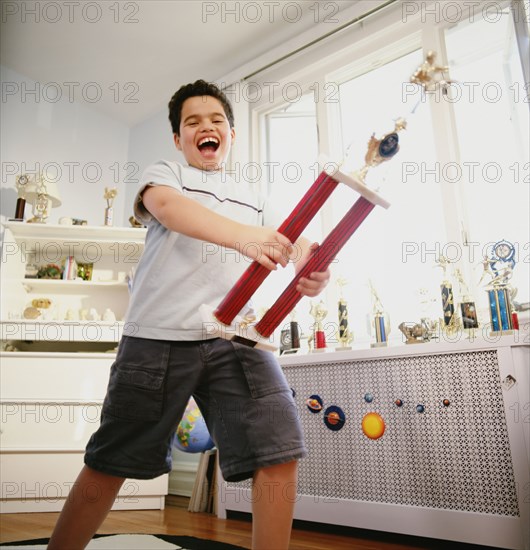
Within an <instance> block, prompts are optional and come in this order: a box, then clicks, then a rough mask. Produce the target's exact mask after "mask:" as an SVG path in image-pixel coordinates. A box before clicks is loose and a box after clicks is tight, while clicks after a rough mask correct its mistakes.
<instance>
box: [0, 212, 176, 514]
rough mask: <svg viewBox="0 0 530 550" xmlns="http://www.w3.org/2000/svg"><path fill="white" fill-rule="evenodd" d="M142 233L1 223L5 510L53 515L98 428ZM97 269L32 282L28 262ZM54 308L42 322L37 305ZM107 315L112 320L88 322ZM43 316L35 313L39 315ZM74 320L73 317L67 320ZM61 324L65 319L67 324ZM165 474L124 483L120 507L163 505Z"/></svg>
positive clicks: (0, 466)
mask: <svg viewBox="0 0 530 550" xmlns="http://www.w3.org/2000/svg"><path fill="white" fill-rule="evenodd" d="M144 238H145V230H143V229H133V228H113V227H87V226H81V227H79V226H62V225H48V224H46V225H41V224H38V225H37V224H27V223H19V222H12V223H8V224H6V225H5V231H4V237H3V252H2V253H3V258H2V260H3V261H2V307H1V318H0V329H1V335H0V337H1V341H2V346H3V348H2V349H7V350H15V351H2V352H1V353H0V413H1V419H0V420H1V423H0V432H1V433H0V474H1V493H0V494H1V501H0V512H4V513H8V512H37V511H57V510H60V509H61V508H62V506H63V502H64V499H65V498H66V496H67V494H68V492H69V489H70V487H71V486H72V484H73V482H74V481H75V479H76V477H77V474H78V473H79V470H80V469H81V467H82V465H83V454H84V448H85V445H86V442H87V441H88V439H89V437H90V435H91V434H92V433H93V432H94V431H95V430H96V429H97V427H98V424H99V417H100V411H101V406H102V403H103V398H104V396H105V391H106V388H107V383H108V376H109V370H110V366H111V364H112V362H113V360H114V358H115V348H116V345H117V343H118V341H119V338H120V337H121V334H122V332H123V322H122V318H123V315H124V313H125V310H126V308H127V302H128V289H127V282H126V276H127V274H128V273H129V272H130V270H131V268H132V267H134V265H136V263H137V261H138V258H139V255H140V253H141V251H142V250H143V242H144ZM66 256H73V257H74V258H75V259H76V261H77V262H78V263H92V264H93V273H92V279H91V280H90V281H85V280H81V279H74V280H60V279H59V280H54V279H28V278H26V277H25V274H26V267H27V264H28V263H32V264H35V265H37V266H38V267H40V266H42V265H47V264H60V263H61V261H62V259H64V257H66ZM36 299H37V300H44V301H45V300H49V302H50V304H51V306H50V307H49V308H42V309H41V311H40V315H39V316H38V317H37V318H36V319H28V318H25V317H24V314H23V313H24V310H25V309H26V308H28V307H32V302H33V301H34V300H36ZM107 308H108V309H110V310H111V311H112V313H113V314H114V315H115V316H116V320H114V319H110V320H109V319H107V320H101V319H98V318H97V317H96V318H90V319H84V318H82V317H83V314H84V313H87V312H90V310H92V309H93V310H95V312H96V313H97V316H98V317H101V316H102V314H103V313H104V311H105V310H106V309H107ZM37 309H39V308H37ZM72 316H73V317H74V318H71V317H72ZM65 317H68V320H66V318H65ZM167 491H168V476H167V475H164V476H160V477H159V478H157V479H154V480H149V481H139V480H127V481H126V482H125V484H124V485H123V487H122V490H121V491H120V494H119V496H118V499H117V500H116V503H115V505H114V509H144V508H158V509H162V508H163V507H164V500H165V498H164V497H165V495H166V494H167Z"/></svg>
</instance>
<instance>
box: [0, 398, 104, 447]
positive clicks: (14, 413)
mask: <svg viewBox="0 0 530 550" xmlns="http://www.w3.org/2000/svg"><path fill="white" fill-rule="evenodd" d="M0 414H1V422H0V429H1V432H0V433H1V435H0V448H1V449H2V450H3V451H9V450H21V449H25V450H50V451H51V450H65V449H67V450H77V451H82V450H84V448H85V445H86V443H87V441H88V439H89V438H90V436H91V435H92V433H93V432H95V431H96V430H97V428H98V426H99V419H100V415H101V403H74V402H71V403H53V402H44V403H43V402H32V403H28V402H24V403H21V402H18V403H17V402H11V403H5V402H4V403H2V404H0Z"/></svg>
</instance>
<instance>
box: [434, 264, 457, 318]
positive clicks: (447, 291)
mask: <svg viewBox="0 0 530 550" xmlns="http://www.w3.org/2000/svg"><path fill="white" fill-rule="evenodd" d="M450 263H451V262H450V260H448V259H447V258H446V257H445V256H440V257H439V258H438V261H437V262H436V266H437V267H441V268H442V270H443V280H442V284H441V285H440V290H441V295H442V310H443V320H444V325H445V326H446V327H447V326H449V325H451V323H452V322H453V323H454V320H453V316H454V313H455V300H454V296H453V285H452V284H451V282H450V281H449V279H448V278H447V267H448V266H449V264H450Z"/></svg>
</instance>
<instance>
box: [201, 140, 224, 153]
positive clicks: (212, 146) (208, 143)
mask: <svg viewBox="0 0 530 550" xmlns="http://www.w3.org/2000/svg"><path fill="white" fill-rule="evenodd" d="M197 147H198V148H199V151H200V152H201V153H215V151H217V149H218V148H219V140H218V139H217V138H216V137H213V136H210V137H205V138H202V139H201V140H200V141H199V143H198V144H197Z"/></svg>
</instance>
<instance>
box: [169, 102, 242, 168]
mask: <svg viewBox="0 0 530 550" xmlns="http://www.w3.org/2000/svg"><path fill="white" fill-rule="evenodd" d="M235 135H236V134H235V131H234V129H233V128H230V123H229V122H228V119H227V118H226V114H225V111H224V109H223V106H222V105H221V102H220V101H219V100H218V99H216V98H215V97H212V96H196V97H190V98H188V99H186V101H184V103H183V104H182V111H181V116H180V136H177V135H176V134H175V136H174V138H175V145H176V146H177V149H178V150H179V151H182V153H183V154H184V157H185V159H186V161H187V162H188V164H189V165H190V166H194V167H195V168H199V170H219V169H220V168H221V165H222V163H223V162H224V161H225V160H226V158H227V157H228V154H229V153H230V148H231V146H232V143H233V141H234V138H235Z"/></svg>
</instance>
